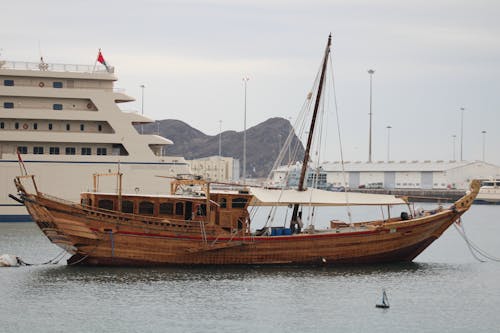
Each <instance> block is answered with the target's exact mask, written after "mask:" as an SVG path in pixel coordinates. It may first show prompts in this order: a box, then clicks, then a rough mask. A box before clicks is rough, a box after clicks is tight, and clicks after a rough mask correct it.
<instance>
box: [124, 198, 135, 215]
mask: <svg viewBox="0 0 500 333" xmlns="http://www.w3.org/2000/svg"><path fill="white" fill-rule="evenodd" d="M122 212H124V213H131V214H132V213H134V202H133V201H128V200H127V201H125V200H124V201H122Z"/></svg>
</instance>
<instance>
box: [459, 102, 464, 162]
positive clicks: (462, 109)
mask: <svg viewBox="0 0 500 333" xmlns="http://www.w3.org/2000/svg"><path fill="white" fill-rule="evenodd" d="M464 111H465V108H460V112H461V121H460V161H463V160H464V155H463V150H464Z"/></svg>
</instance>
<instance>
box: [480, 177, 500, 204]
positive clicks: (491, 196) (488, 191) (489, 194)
mask: <svg viewBox="0 0 500 333" xmlns="http://www.w3.org/2000/svg"><path fill="white" fill-rule="evenodd" d="M474 203H480V204H495V205H499V204H500V178H491V179H487V180H483V181H482V183H481V188H480V189H479V193H478V194H477V197H476V200H474Z"/></svg>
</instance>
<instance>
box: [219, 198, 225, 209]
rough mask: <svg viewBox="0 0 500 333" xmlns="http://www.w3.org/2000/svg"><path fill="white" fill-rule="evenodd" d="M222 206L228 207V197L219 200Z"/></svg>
mask: <svg viewBox="0 0 500 333" xmlns="http://www.w3.org/2000/svg"><path fill="white" fill-rule="evenodd" d="M219 205H220V208H226V207H227V199H226V198H221V199H220V202H219Z"/></svg>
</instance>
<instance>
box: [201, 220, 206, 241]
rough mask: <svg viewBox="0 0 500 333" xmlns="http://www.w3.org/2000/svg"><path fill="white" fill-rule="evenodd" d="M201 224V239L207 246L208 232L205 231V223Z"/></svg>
mask: <svg viewBox="0 0 500 333" xmlns="http://www.w3.org/2000/svg"><path fill="white" fill-rule="evenodd" d="M199 222H200V231H201V238H202V240H203V243H204V244H205V245H206V244H207V231H206V230H205V223H204V222H203V221H199Z"/></svg>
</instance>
